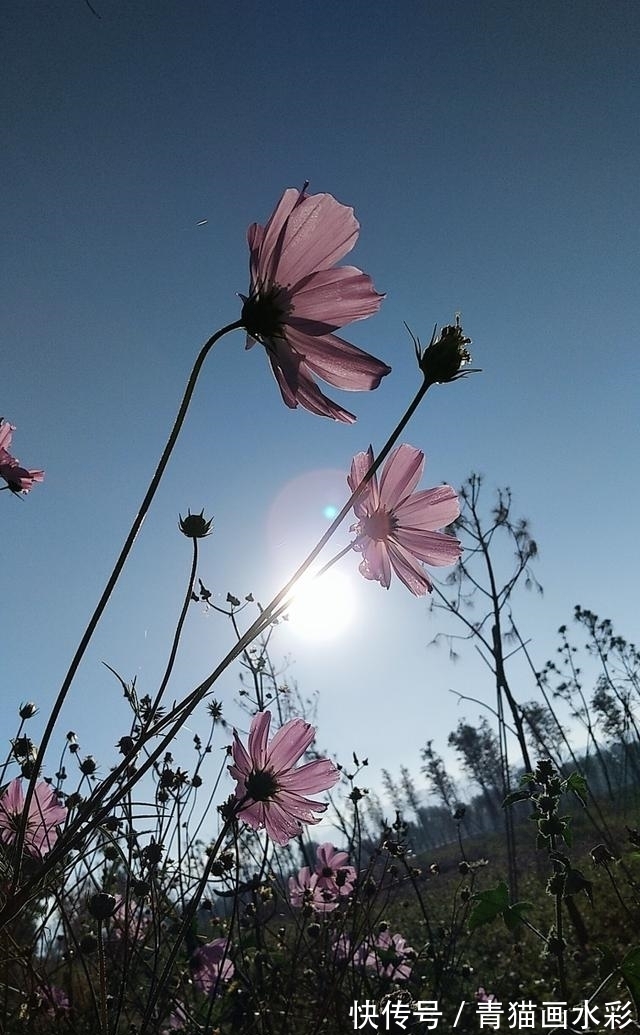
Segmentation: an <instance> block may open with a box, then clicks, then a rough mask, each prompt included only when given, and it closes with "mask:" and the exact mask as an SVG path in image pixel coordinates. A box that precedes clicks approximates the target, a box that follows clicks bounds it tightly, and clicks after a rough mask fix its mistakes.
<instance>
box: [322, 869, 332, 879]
mask: <svg viewBox="0 0 640 1035" xmlns="http://www.w3.org/2000/svg"><path fill="white" fill-rule="evenodd" d="M322 876H323V877H333V870H332V869H331V867H330V866H323V867H322Z"/></svg>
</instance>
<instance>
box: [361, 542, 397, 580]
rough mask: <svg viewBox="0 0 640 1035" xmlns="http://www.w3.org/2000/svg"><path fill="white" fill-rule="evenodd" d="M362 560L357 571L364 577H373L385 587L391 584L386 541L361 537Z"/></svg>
mask: <svg viewBox="0 0 640 1035" xmlns="http://www.w3.org/2000/svg"><path fill="white" fill-rule="evenodd" d="M359 549H360V550H361V552H362V554H363V555H364V556H363V560H362V561H361V562H360V564H359V566H358V571H359V572H360V574H361V575H364V577H365V579H375V581H376V582H379V583H380V585H381V586H384V588H385V589H389V586H390V585H391V564H390V561H389V551H388V550H387V545H386V543H384V542H382V541H381V540H378V539H369V538H368V537H363V539H362V542H361V545H360V547H359Z"/></svg>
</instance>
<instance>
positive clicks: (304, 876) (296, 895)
mask: <svg viewBox="0 0 640 1035" xmlns="http://www.w3.org/2000/svg"><path fill="white" fill-rule="evenodd" d="M289 901H290V903H291V905H292V906H293V907H294V909H302V907H303V906H310V907H311V909H313V910H314V911H315V912H316V913H331V912H332V910H334V909H337V908H338V903H337V901H336V897H335V894H334V892H333V890H332V889H331V888H323V887H320V878H319V877H318V874H317V873H312V872H311V870H310V869H309V867H308V866H303V867H302V869H301V870H300V872H299V873H298V876H297V877H289Z"/></svg>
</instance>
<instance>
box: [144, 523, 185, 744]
mask: <svg viewBox="0 0 640 1035" xmlns="http://www.w3.org/2000/svg"><path fill="white" fill-rule="evenodd" d="M191 541H192V543H193V560H192V561H191V571H190V572H189V582H188V583H187V592H186V593H185V597H184V603H183V605H182V610H181V612H180V617H179V618H178V624H177V625H176V631H175V634H174V637H173V643H172V644H171V651H170V653H169V660H168V661H167V667H166V669H165V673H164V676H163V677H162V682H161V683H160V687H159V689H158V693H157V694H156V698H155V701H154V702H153V704H152V706H151V711H150V712H149V718H148V719H147V723H146V725H147V726H150V725H151V723H152V721H153V717H154V715H155V713H156V712H157V710H158V707H159V705H160V701H161V700H162V697H163V694H164V692H165V690H166V689H167V684H168V682H169V679H170V678H171V673H172V672H173V666H174V665H175V661H176V655H177V653H178V647H179V645H180V637H181V635H182V629H183V626H184V623H185V620H186V617H187V612H188V610H189V604H190V603H191V594H192V593H193V586H194V583H195V581H196V571H197V568H198V540H197V539H196V538H195V537H193V538H192V540H191Z"/></svg>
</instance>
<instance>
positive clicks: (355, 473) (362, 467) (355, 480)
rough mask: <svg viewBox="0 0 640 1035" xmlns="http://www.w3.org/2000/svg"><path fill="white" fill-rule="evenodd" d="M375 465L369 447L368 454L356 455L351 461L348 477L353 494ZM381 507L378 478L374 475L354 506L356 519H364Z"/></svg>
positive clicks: (371, 449)
mask: <svg viewBox="0 0 640 1035" xmlns="http://www.w3.org/2000/svg"><path fill="white" fill-rule="evenodd" d="M372 463H373V448H372V447H371V446H369V448H368V450H367V451H366V453H356V455H355V456H354V458H353V460H352V461H351V471H350V473H349V474H348V476H347V484H348V486H349V488H350V489H351V492H355V491H356V489H357V487H358V486H359V485H360V483H361V481H362V479H363V478H364V476H365V475H366V473H367V471H368V470H369V468H370V467H371V465H372ZM379 505H380V495H379V492H378V476H377V474H374V475H373V477H372V478H371V479H370V480H369V482H368V483H367V485H366V486H365V487H364V489H363V490H362V494H361V495H360V496H359V498H358V499H357V500H356V502H355V503H354V505H353V509H354V511H355V514H356V517H359V518H363V517H366V516H367V514H370V513H371V512H372V511H374V510H377V509H378V507H379Z"/></svg>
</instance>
